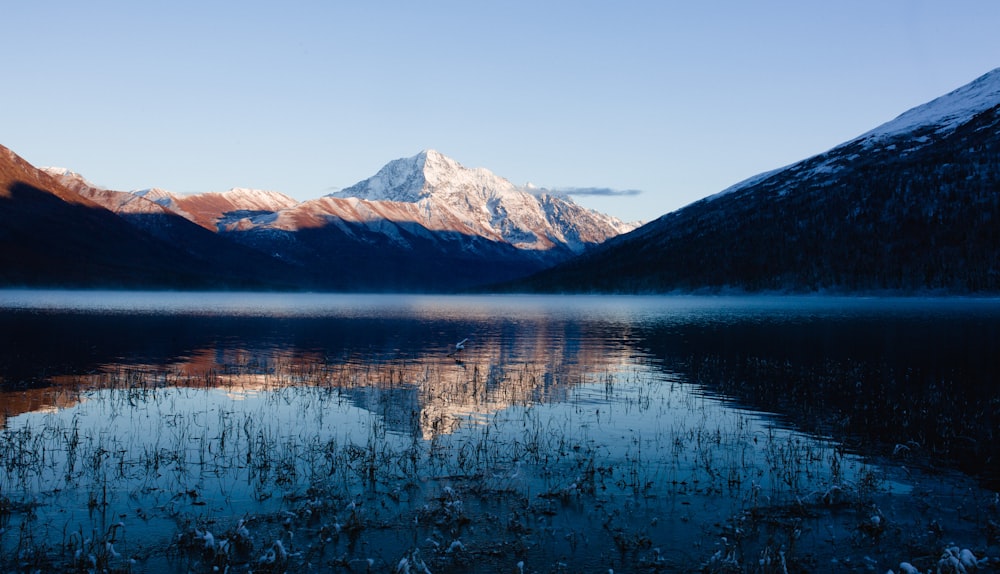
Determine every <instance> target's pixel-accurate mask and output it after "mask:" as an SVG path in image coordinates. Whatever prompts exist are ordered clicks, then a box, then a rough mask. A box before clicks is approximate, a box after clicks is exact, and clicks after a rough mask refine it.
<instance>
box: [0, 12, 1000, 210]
mask: <svg viewBox="0 0 1000 574" xmlns="http://www.w3.org/2000/svg"><path fill="white" fill-rule="evenodd" d="M3 12H4V14H3V20H4V23H5V25H4V31H3V33H2V34H0V54H2V55H0V58H2V62H3V66H2V68H0V70H2V72H0V73H2V74H3V89H2V90H0V144H2V145H5V146H7V147H9V148H10V149H12V150H13V151H14V152H15V153H17V154H19V155H21V156H22V157H24V158H25V159H26V160H28V161H29V162H31V163H32V164H34V165H36V166H59V167H65V168H69V169H71V170H73V171H76V172H79V173H80V174H81V175H83V176H84V177H86V178H87V179H88V180H90V181H91V182H92V183H94V184H96V185H99V186H102V187H107V188H110V189H117V190H123V191H124V190H133V189H144V188H149V187H161V188H164V189H168V190H170V191H174V192H179V193H195V192H205V191H223V190H226V189H229V188H232V187H252V188H258V189H268V190H275V191H280V192H283V193H285V194H287V195H290V196H292V197H294V198H296V199H299V200H307V199H313V198H317V197H321V196H322V195H325V194H327V193H330V192H331V191H335V190H337V189H340V188H343V187H347V186H350V185H352V184H354V183H357V182H358V181H361V180H363V179H366V178H368V177H370V176H372V175H374V174H375V173H376V172H377V171H378V170H379V168H381V167H382V166H383V165H384V164H385V163H387V162H389V161H391V160H393V159H397V158H401V157H410V156H413V155H416V154H417V153H419V152H420V151H421V150H424V149H435V150H438V151H440V152H441V153H444V154H445V155H448V156H450V157H452V158H454V159H455V160H457V161H458V162H459V163H461V164H462V165H464V166H466V167H484V168H487V169H489V170H490V171H492V172H494V173H496V174H497V175H500V176H502V177H505V178H507V179H509V180H510V181H512V182H514V183H515V184H519V185H520V184H527V183H531V184H533V185H535V186H539V187H544V188H548V189H557V190H567V189H573V190H577V192H576V195H573V198H574V200H575V201H576V202H577V203H580V204H581V205H584V206H586V207H589V208H593V209H597V210H598V211H602V212H605V213H609V214H611V215H615V216H617V217H620V218H622V219H624V220H628V221H634V220H641V221H650V220H652V219H655V218H656V217H659V216H660V215H663V214H665V213H668V212H670V211H674V210H676V209H679V208H681V207H683V206H684V205H687V204H689V203H691V202H693V201H696V200H698V199H701V198H703V197H706V196H708V195H712V194H714V193H716V192H718V191H721V190H723V189H724V188H726V187H729V186H730V185H732V184H735V183H737V182H739V181H741V180H743V179H746V178H748V177H751V176H753V175H756V174H758V173H761V172H764V171H768V170H771V169H775V168H778V167H781V166H784V165H788V164H790V163H794V162H796V161H798V160H801V159H805V158H807V157H809V156H812V155H815V154H817V153H822V152H823V151H826V150H828V149H830V148H832V147H834V146H836V145H838V144H840V143H843V142H845V141H847V140H850V139H852V138H854V137H855V136H858V135H860V134H862V133H864V132H866V131H868V130H870V129H872V128H874V127H876V126H877V125H879V124H882V123H884V122H886V121H889V120H891V119H892V118H894V117H896V116H898V115H899V114H901V113H903V112H905V111H906V110H908V109H910V108H912V107H914V106H917V105H920V104H923V103H925V102H928V101H930V100H932V99H934V98H935V97H938V96H940V95H943V94H945V93H947V92H949V91H951V90H953V89H955V88H958V87H959V86H962V85H964V84H966V83H968V82H971V81H972V80H974V79H976V78H977V77H979V76H981V75H982V74H985V73H986V72H989V71H990V70H992V69H994V68H997V67H1000V35H998V34H997V33H996V30H995V28H996V24H997V22H1000V2H996V1H994V0H978V1H972V0H949V1H948V2H945V1H933V2H932V1H920V0H879V1H875V2H873V1H871V0H840V1H837V2H819V1H815V2H811V1H802V0H788V1H775V0H758V1H754V2H746V1H744V0H733V1H713V0H705V1H691V2H682V1H673V0H655V1H654V0H650V1H630V0H623V1H621V2H607V1H604V0H601V1H589V0H573V1H569V0H566V1H562V0H551V1H544V0H530V1H522V0H510V1H505V2H475V1H473V2H470V1H468V0H461V1H435V0H426V1H423V2H413V1H391V0H386V1H377V0H373V1H371V2H361V1H355V2H340V1H335V0H322V1H298V0H287V1H282V2H278V1H276V0H275V1H270V2H258V1H254V0H242V1H232V2H229V1H224V0H196V1H188V0H173V1H171V2H135V1H133V0H129V1H104V0H89V1H87V2H79V1H76V0H66V1H53V0H34V1H31V2H8V3H6V4H5V6H4V10H3ZM582 190H587V193H584V192H583V191H582Z"/></svg>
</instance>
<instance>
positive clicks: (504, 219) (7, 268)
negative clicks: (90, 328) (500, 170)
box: [0, 148, 635, 291]
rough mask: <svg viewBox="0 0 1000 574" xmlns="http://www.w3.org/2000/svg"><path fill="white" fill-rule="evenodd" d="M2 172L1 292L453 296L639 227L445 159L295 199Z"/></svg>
mask: <svg viewBox="0 0 1000 574" xmlns="http://www.w3.org/2000/svg"><path fill="white" fill-rule="evenodd" d="M2 149H3V150H4V153H3V154H0V155H2V157H0V159H2V160H3V161H2V162H0V168H2V170H3V171H2V173H3V180H0V184H2V185H3V186H4V187H3V188H2V189H0V224H4V229H2V230H0V248H4V249H5V251H4V254H3V256H2V257H0V265H2V267H3V269H2V270H0V285H8V286H9V285H50V286H55V285H58V286H102V287H111V286H116V287H132V286H135V287H150V286H161V287H182V288H186V287H198V288H221V287H226V288H232V287H236V288H244V287H245V288H282V289H290V288H291V289H323V290H350V291H360V290H364V291H415V290H422V291H452V290H459V289H465V288H469V287H473V286H481V285H484V284H488V283H493V282H497V281H507V280H511V279H516V278H519V277H524V276H526V275H529V274H531V273H533V272H536V271H538V270H541V269H543V268H545V267H547V266H550V265H552V264H555V263H558V262H560V261H565V260H567V259H569V258H571V257H572V256H574V255H576V254H578V253H583V252H585V251H586V250H588V249H590V248H592V247H594V246H596V245H597V244H599V243H600V242H602V241H604V240H606V239H607V238H608V237H612V236H614V235H617V234H619V233H621V232H623V231H627V230H630V229H633V228H634V227H635V225H634V224H626V223H623V222H621V221H619V220H617V219H614V218H612V217H609V216H606V215H603V214H600V213H597V212H594V211H591V210H588V209H584V208H582V207H580V206H578V205H576V204H575V203H573V202H572V201H571V200H570V199H569V198H568V197H560V196H557V195H550V194H544V193H530V192H528V191H525V190H523V189H519V188H517V187H516V186H514V185H513V184H511V183H510V182H509V181H507V180H505V179H503V178H500V177H498V176H495V175H493V174H492V173H490V172H489V171H487V170H485V169H467V168H464V167H462V166H461V165H459V164H458V163H457V162H455V161H454V160H452V159H450V158H447V157H445V156H443V155H441V154H439V153H437V152H433V151H427V152H422V153H420V154H418V155H417V156H415V157H413V158H408V159H403V160H396V161H394V162H390V163H389V164H388V165H387V166H386V167H385V168H383V169H382V170H380V171H379V172H378V173H377V174H376V175H375V176H373V177H372V178H370V179H368V180H365V181H363V182H360V183H358V184H357V185H355V186H353V187H352V188H349V189H348V190H344V191H343V192H340V193H337V194H331V195H330V196H326V197H322V198H319V199H315V200H311V201H305V202H301V203H300V202H298V201H296V200H294V199H292V198H290V197H288V196H286V195H284V194H281V193H278V192H274V191H263V190H255V189H247V188H235V189H231V190H229V191H226V192H211V193H199V194H186V195H185V194H177V193H172V192H170V191H166V190H163V189H160V188H150V189H144V190H140V191H133V192H124V191H115V190H109V189H105V188H102V187H99V186H96V185H94V184H92V183H91V182H89V181H87V180H86V179H85V178H84V177H83V176H81V175H80V174H77V173H74V172H72V171H70V170H68V169H64V168H43V169H37V168H35V167H33V166H31V165H29V164H28V163H27V162H25V161H24V160H23V159H21V158H19V157H17V156H16V154H14V153H13V152H11V151H10V150H7V149H6V148H2Z"/></svg>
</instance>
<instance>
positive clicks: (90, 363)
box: [0, 291, 1000, 571]
mask: <svg viewBox="0 0 1000 574" xmlns="http://www.w3.org/2000/svg"><path fill="white" fill-rule="evenodd" d="M466 338H468V339H469V340H468V342H467V343H466V345H465V348H464V349H463V350H461V351H458V352H456V349H455V344H456V343H457V342H458V341H461V340H463V339H466ZM998 343H1000V302H998V301H996V300H992V299H975V300H973V299H950V300H938V299H876V298H827V297H600V296H594V297H518V296H505V297H486V296H470V297H425V296H363V295H285V294H166V293H124V294H116V293H73V292H68V293H59V292H11V291H8V292H3V291H0V345H2V348H3V353H2V355H0V401H2V404H3V409H2V412H0V423H2V427H3V428H2V429H0V439H3V440H0V449H2V450H3V452H2V453H0V454H2V455H3V456H2V457H0V458H2V460H0V462H2V463H3V465H0V471H2V472H0V488H2V489H3V490H2V491H0V495H2V496H0V502H4V501H7V499H6V498H4V497H11V499H10V501H7V502H5V504H6V505H7V506H6V508H9V509H14V510H15V511H16V512H15V513H14V514H15V518H10V517H9V516H8V517H7V518H5V517H4V514H3V512H0V521H2V520H4V519H6V520H9V521H10V527H9V528H8V529H7V530H8V531H9V532H13V531H14V529H15V528H16V527H20V528H28V527H34V528H39V529H41V530H40V531H38V532H37V533H36V534H35V535H36V536H38V537H39V540H45V541H46V542H44V543H43V544H49V543H54V542H58V539H60V537H61V536H63V535H64V530H63V528H64V527H68V528H71V529H72V528H78V526H77V524H83V523H87V524H91V523H93V524H94V526H93V528H94V529H95V531H103V532H109V530H108V528H109V527H108V524H105V523H104V522H102V521H103V520H105V519H106V517H104V516H103V515H100V516H98V514H99V513H94V512H93V511H94V510H95V509H97V508H106V509H108V512H111V513H117V514H112V515H111V516H112V517H114V516H118V517H123V516H125V517H128V518H127V519H125V520H124V522H125V523H127V528H128V531H129V532H130V533H131V534H130V535H131V536H132V537H133V538H132V539H133V540H147V539H154V538H156V537H157V536H161V537H162V536H166V537H167V539H170V537H171V536H173V537H174V538H173V539H174V540H175V541H176V540H180V539H181V538H183V537H184V536H187V537H188V538H190V537H191V536H192V533H194V535H195V536H203V535H204V533H202V534H198V533H199V532H202V530H201V529H202V528H207V524H212V523H216V522H217V523H219V524H222V523H226V522H227V521H228V522H229V523H235V522H236V521H237V520H238V519H239V520H241V521H242V519H240V517H241V516H242V517H251V518H252V517H254V516H271V515H273V514H268V513H276V512H285V513H286V514H288V513H292V514H295V515H296V516H300V517H304V516H306V514H308V513H306V514H300V512H305V511H303V510H302V506H301V505H303V504H306V505H309V504H322V505H328V506H322V507H319V506H316V507H308V506H307V508H306V510H308V512H314V511H315V512H316V513H317V515H319V514H322V515H323V516H325V517H326V519H327V520H329V521H330V524H329V525H319V526H317V525H315V524H308V523H309V520H307V519H306V518H302V521H303V523H304V524H305V526H308V527H310V528H314V529H318V530H317V532H316V533H314V534H316V535H317V536H320V535H325V534H324V533H325V532H326V531H324V530H323V529H324V528H327V527H329V528H333V526H332V525H336V528H340V527H341V526H342V525H343V524H345V522H344V521H345V520H348V519H349V520H351V521H353V522H351V524H354V525H355V527H356V528H358V529H359V530H358V531H356V532H355V535H358V536H360V534H358V532H360V529H361V528H362V527H365V528H367V529H366V530H364V536H365V538H363V541H364V544H362V545H360V546H359V545H355V544H354V542H356V539H355V538H351V539H350V540H342V541H336V542H331V543H330V544H332V549H331V552H333V551H334V550H336V552H337V553H341V554H342V555H344V556H348V558H349V560H355V561H357V560H365V559H366V557H365V556H364V555H363V554H361V552H363V551H365V547H366V546H365V545H372V546H373V547H377V548H381V549H382V551H383V552H384V553H385V554H386V555H387V556H388V558H386V560H385V563H384V564H382V565H383V566H386V565H388V566H391V565H394V564H395V563H396V561H398V559H399V556H401V555H403V554H401V553H403V552H409V550H407V549H408V548H410V546H409V545H411V544H412V540H424V539H425V538H427V537H428V536H431V537H436V538H434V543H435V545H437V544H443V545H444V546H443V548H448V547H450V546H449V545H450V544H452V543H453V540H451V539H449V538H446V537H444V536H445V535H443V534H441V533H440V532H438V531H437V530H435V529H440V530H445V528H444V527H442V526H441V525H442V524H444V525H446V526H447V527H448V528H451V529H452V530H449V531H448V532H453V533H452V534H449V535H450V536H453V537H454V538H455V540H457V539H458V537H459V536H463V537H464V538H463V540H464V542H463V544H465V545H468V546H469V547H470V548H471V547H473V545H476V547H477V548H479V549H480V550H478V552H480V554H479V555H480V556H487V555H488V556H504V554H503V552H500V551H499V550H498V548H508V549H509V548H510V547H516V548H520V550H519V552H522V553H523V555H524V556H526V557H529V558H531V559H533V560H539V561H541V560H547V561H551V563H557V562H558V563H562V562H561V561H562V560H563V559H564V557H565V556H570V557H571V559H570V562H571V564H572V568H573V569H577V570H588V571H590V570H596V569H598V566H600V567H608V566H615V567H617V568H619V569H623V570H631V569H634V568H632V567H635V566H636V565H646V566H649V565H653V566H657V567H658V566H659V565H661V562H660V561H661V556H660V554H659V547H656V548H655V550H656V551H655V552H654V547H653V543H654V541H655V543H656V544H658V545H660V546H662V547H663V548H664V549H665V550H669V551H672V552H675V553H680V554H681V555H683V556H684V557H685V560H687V561H688V562H685V564H686V565H687V566H690V565H691V564H698V563H700V561H703V560H705V559H707V558H708V557H709V556H710V555H711V553H709V554H707V555H706V554H705V553H704V552H707V551H708V550H709V547H703V546H702V544H703V543H704V542H705V536H706V535H707V533H708V532H710V531H711V532H714V533H716V534H718V533H719V530H720V529H721V528H728V526H723V525H724V524H725V525H729V524H733V523H732V522H731V521H733V520H736V521H738V520H740V519H741V518H740V517H744V518H745V517H746V516H747V515H746V514H744V513H745V512H751V513H757V514H754V516H757V517H761V516H768V515H767V510H766V508H765V507H764V506H761V505H764V504H767V505H773V506H772V507H771V508H772V510H771V511H772V512H781V511H785V510H787V509H788V508H789V507H786V506H782V505H788V504H791V505H792V507H794V508H799V507H801V506H802V504H803V501H805V503H806V504H807V505H809V508H810V512H812V513H815V516H823V514H822V513H824V512H826V513H837V512H839V511H840V510H841V509H842V508H843V506H837V505H836V504H834V503H833V502H831V501H833V500H834V499H835V498H836V494H837V493H840V492H847V491H848V490H853V491H855V493H854V494H852V496H858V497H859V498H857V499H854V500H855V501H854V502H852V503H850V504H853V505H854V507H856V508H857V509H859V512H862V513H868V512H869V510H868V509H869V508H872V507H874V503H873V502H872V501H874V500H876V498H875V497H876V493H881V494H884V495H885V496H887V497H889V498H886V499H885V500H884V502H885V501H890V500H891V501H892V504H894V505H896V504H898V505H899V506H898V507H897V508H894V509H893V510H894V511H895V514H894V515H893V519H894V520H897V521H899V522H900V523H902V522H903V521H908V523H914V524H916V523H923V522H926V521H927V520H930V519H931V518H933V517H931V516H930V515H929V514H928V513H929V512H930V511H929V510H928V509H929V508H931V509H932V508H933V506H931V505H925V506H914V505H910V504H909V503H908V500H909V498H908V494H909V493H910V492H911V491H912V489H914V488H918V487H919V486H920V484H921V483H920V482H918V481H916V479H914V482H913V484H904V482H906V481H907V480H909V479H908V478H904V479H898V477H900V476H906V477H909V476H910V475H909V474H908V473H909V472H910V469H916V468H920V467H922V466H927V465H933V466H934V467H936V468H937V469H941V467H945V466H951V467H952V468H953V469H958V470H961V471H962V472H964V473H966V474H967V475H969V476H971V477H974V478H975V479H976V480H978V481H979V482H980V484H981V485H983V486H986V487H987V488H992V489H994V490H995V489H996V488H997V486H998V476H997V474H996V470H995V468H996V467H997V465H996V460H997V456H998V451H997V449H998V447H997V446H996V444H997V441H996V440H995V438H996V437H995V433H996V429H998V428H1000V393H997V391H996V386H995V383H994V381H995V377H996V373H998V372H1000V370H998V369H1000V364H998V358H997V357H996V356H995V354H994V349H996V348H997V344H998ZM88 433H89V434H88ZM78 436H79V437H80V438H79V442H78V439H77V437H78ZM39 447H40V448H39ZM38 450H41V452H43V453H46V454H45V456H43V457H42V459H43V460H42V461H41V463H40V464H35V463H33V462H32V461H35V460H36V458H35V457H34V453H35V452H36V451H38ZM109 457H111V458H109ZM872 460H875V461H885V467H884V468H883V469H882V470H880V471H877V472H876V471H875V470H873V467H872V466H870V464H871V463H870V461H872ZM18 461H23V464H22V463H21V462H18ZM903 465H905V467H906V468H904V469H902V470H900V469H899V467H902V466H903ZM892 468H896V470H891V469H892ZM894 477H895V478H894ZM897 479H898V480H897ZM963 480H964V479H963ZM95 481H98V482H99V481H107V482H104V483H101V484H103V487H102V488H101V489H96V487H95V484H97V482H95ZM116 482H117V484H115V483H116ZM98 491H99V492H98ZM216 491H218V492H216ZM963 492H967V493H973V490H972V489H967V490H965V491H963ZM213 493H214V494H213ZM881 494H879V495H881ZM759 495H760V496H759ZM893 496H896V497H898V498H892V497H893ZM949 496H951V495H950V494H949ZM969 496H972V494H969ZM975 496H977V497H978V496H980V493H979V492H976V493H975ZM380 497H381V498H380ZM926 498H927V497H926V496H924V497H923V498H921V500H925V499H926ZM765 499H766V501H765ZM38 500H47V501H50V502H49V505H50V506H51V508H48V509H46V508H43V507H42V506H36V504H37V501H38ZM949 500H950V499H949ZM54 501H58V504H56V502H54ZM861 501H864V502H863V503H862V502H861ZM899 501H902V502H899ZM356 503H365V504H367V505H368V506H367V507H366V508H367V512H368V513H369V515H368V518H366V519H364V520H362V519H361V518H359V517H358V516H359V515H357V513H355V512H354V511H353V510H351V511H348V510H345V509H347V508H351V509H355V508H356ZM452 503H463V504H464V506H462V505H459V506H453V504H452ZM886 503H888V502H886ZM837 504H842V505H843V504H848V503H844V502H843V501H840V502H839V503H837ZM795 505H798V506H795ZM133 507H134V508H133ZM60 508H66V509H70V510H67V511H66V512H67V514H60V513H61V512H63V511H62V510H60ZM885 508H888V507H885ZM456 509H457V510H456ZM29 510H30V512H29ZM800 510H801V509H800ZM761 513H763V514H761ZM133 514H135V516H133ZM205 516H207V517H208V518H209V519H210V522H208V523H205V522H197V521H198V520H206V519H205V518H204V517H205ZM770 516H771V518H774V516H775V515H770ZM826 516H827V517H828V518H829V516H831V515H830V514H827V515H826ZM983 516H986V515H983ZM36 517H41V518H36ZM199 517H202V518H199ZM869 517H870V516H869ZM108 519H109V520H110V519H113V518H108ZM115 520H117V519H115ZM310 520H311V519H310ZM797 520H798V518H797ZM984 520H985V518H984ZM19 521H20V522H19ZM88 521H90V522H88ZM191 521H194V522H193V523H192V522H191ZM490 521H492V522H490ZM469 522H473V523H475V525H476V527H478V528H480V530H478V531H475V529H472V528H470V529H469V530H465V529H464V528H465V526H466V525H467V524H469ZM50 524H51V525H52V526H51V532H47V533H46V532H44V530H45V529H48V528H50V526H49V525H50ZM113 524H114V523H113ZM113 524H112V525H113ZM192 524H194V526H192ZM240 524H242V522H240ZM267 524H268V520H266V519H258V520H257V526H258V527H259V528H261V529H262V530H263V531H266V530H267V528H268V526H267ZM775 524H777V525H779V526H775V529H776V531H780V529H781V528H783V526H780V524H784V523H781V522H780V521H779V522H776V523H775ZM18 525H20V526H18ZM372 525H381V526H378V527H375V526H372ZM490 525H492V526H490ZM849 526H850V525H848V526H844V525H843V524H839V523H836V522H825V523H823V524H822V525H820V524H813V525H812V527H811V529H806V532H807V533H806V534H804V535H803V538H802V540H801V541H799V542H797V544H798V545H799V546H800V547H805V548H806V550H805V552H806V553H807V554H812V555H822V556H823V557H824V559H828V558H834V557H837V553H840V552H848V551H850V552H855V551H856V552H864V551H866V548H867V547H865V546H863V545H858V544H857V542H858V541H857V540H856V539H855V538H854V537H853V536H854V535H852V531H851V530H850V529H849ZM950 527H951V528H955V529H960V528H968V527H969V525H968V524H964V525H963V524H962V523H954V524H951V525H950ZM977 527H978V525H977ZM845 528H848V529H847V530H845ZM830 529H833V530H830ZM176 531H180V534H179V535H177V534H176ZM795 531H796V530H795V529H794V528H793V529H792V530H789V531H788V532H795ZM2 532H3V530H2V529H0V565H3V564H5V562H4V559H5V558H4V557H5V556H6V555H5V554H4V552H8V551H9V552H13V549H14V548H15V547H17V542H16V541H15V540H14V539H13V538H12V537H7V538H3V537H2ZM476 532H478V534H477V533H476ZM557 532H558V533H560V535H559V536H556V534H555V533H557ZM827 532H832V533H833V534H831V535H830V536H827V535H826V534H825V533H827ZM952 532H959V531H958V530H953V531H952ZM546 533H548V534H546ZM563 533H565V534H566V535H565V536H562V534H563ZM733 533H735V530H734V531H732V532H730V533H729V535H730V537H731V535H732V534H733ZM779 533H780V532H779ZM231 534H232V531H230V535H231ZM271 534H273V533H268V534H267V535H271ZM626 534H627V536H626ZM288 535H289V537H290V533H289V534H288ZM46 536H51V537H54V538H52V539H51V540H50V539H48V538H46ZM259 536H260V537H263V536H265V534H264V533H261V534H259ZM546 536H548V538H545V537H546ZM769 536H770V535H769V534H766V533H764V534H761V535H760V539H759V540H757V541H756V542H748V543H747V544H748V545H747V546H746V547H745V548H744V549H742V550H741V549H739V548H736V547H735V546H733V543H732V542H729V541H727V538H723V539H722V543H723V544H724V545H725V548H726V551H727V552H737V551H741V552H745V553H746V554H747V556H751V555H754V554H755V553H756V552H758V551H760V550H761V548H762V547H761V546H753V545H752V544H764V545H765V547H764V549H766V545H767V544H769V542H768V539H769ZM796 536H798V535H796ZM970 536H972V534H970ZM580 537H582V538H584V539H590V540H594V541H597V542H594V543H592V544H591V543H588V544H584V545H578V544H577V543H576V541H577V540H579V539H581V538H580ZM81 538H82V536H81ZM542 538H544V543H539V542H538V540H541V539H542ZM331 539H332V538H331ZM427 539H430V538H427ZM829 540H843V541H848V542H849V545H850V550H847V549H845V548H844V546H843V545H838V544H833V545H831V544H829ZM289 542H291V539H290V538H289ZM872 542H873V544H875V546H876V547H877V545H878V543H879V540H878V539H877V538H873V539H872ZM188 543H189V544H191V546H190V547H191V548H195V549H197V547H198V540H194V541H193V542H192V541H191V540H188ZM497 545H500V546H497ZM504 545H507V546H504ZM810 545H811V546H810ZM885 546H887V545H883V548H885ZM897 547H898V548H897V549H896V550H895V551H897V552H902V550H903V549H904V545H903V544H897ZM435 548H437V546H435ZM609 548H611V549H617V550H618V554H616V553H615V552H613V551H609V550H608V549H609ZM425 550H428V551H429V549H427V548H425ZM868 550H870V549H868ZM406 556H409V557H410V558H413V559H416V557H417V555H416V554H406ZM434 556H436V557H437V558H438V559H439V560H440V562H441V563H447V561H448V560H451V558H452V557H450V556H448V552H445V551H444V550H440V551H435V552H434ZM734 556H735V554H734ZM202 558H203V556H201V555H200V554H199V553H197V552H196V553H194V554H193V558H191V560H194V561H195V562H197V561H198V560H201V559H202ZM216 558H218V556H216ZM390 558H391V560H390ZM907 558H908V557H907V556H905V555H898V554H897V555H892V556H890V557H889V558H888V559H892V560H895V561H896V562H895V564H898V563H899V560H903V559H907ZM226 559H227V560H228V559H229V558H228V557H227V558H226ZM156 560H157V559H156V558H154V557H152V556H151V557H150V558H149V562H148V564H147V565H148V567H149V568H150V571H157V568H159V567H160V566H162V564H161V563H159V562H156ZM242 560H244V562H242V564H243V565H251V566H252V564H253V562H250V560H251V558H248V557H246V556H244V557H243V558H242ZM234 563H236V562H234ZM216 565H218V564H216ZM188 566H190V564H188V563H184V564H180V565H179V567H178V570H177V571H184V569H185V568H186V567H188ZM201 566H205V564H201ZM452 566H453V567H454V568H456V569H453V570H452V571H462V567H464V566H468V564H461V563H458V564H453V565H452ZM501 566H502V567H503V569H507V570H509V569H510V568H511V567H513V563H511V564H507V563H504V564H500V563H498V562H497V563H490V566H489V568H486V569H485V570H483V571H493V570H491V569H492V568H493V567H497V568H499V567H501ZM189 569H190V568H189ZM605 569H606V568H605ZM681 569H684V568H681ZM195 570H197V569H195Z"/></svg>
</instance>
